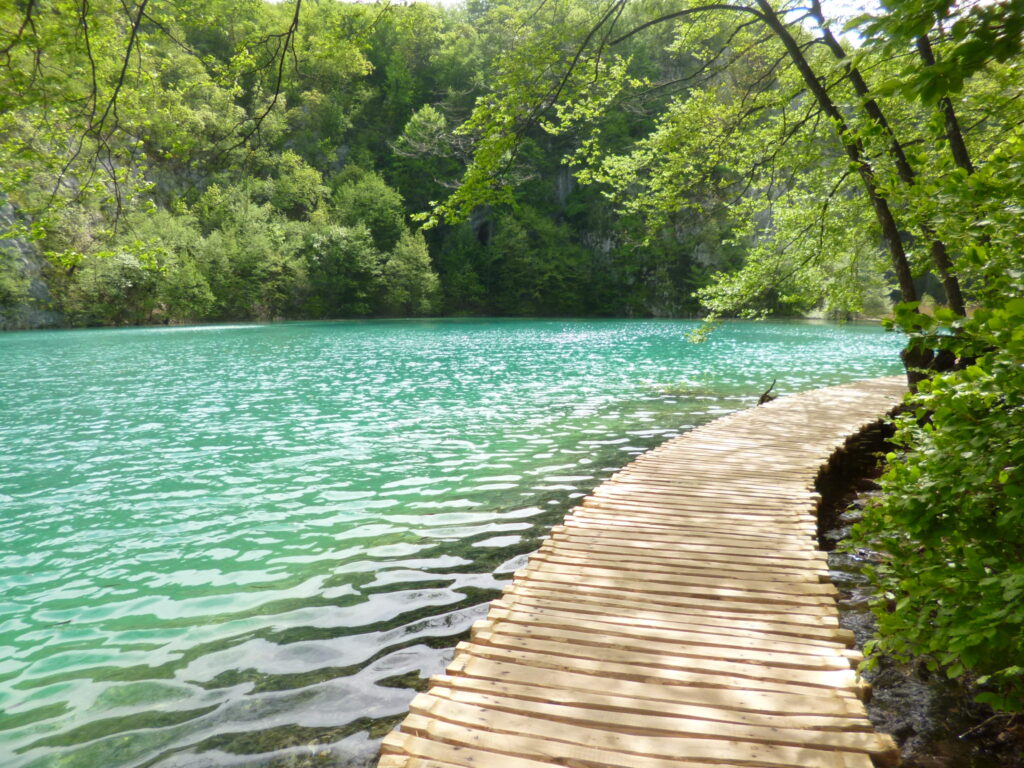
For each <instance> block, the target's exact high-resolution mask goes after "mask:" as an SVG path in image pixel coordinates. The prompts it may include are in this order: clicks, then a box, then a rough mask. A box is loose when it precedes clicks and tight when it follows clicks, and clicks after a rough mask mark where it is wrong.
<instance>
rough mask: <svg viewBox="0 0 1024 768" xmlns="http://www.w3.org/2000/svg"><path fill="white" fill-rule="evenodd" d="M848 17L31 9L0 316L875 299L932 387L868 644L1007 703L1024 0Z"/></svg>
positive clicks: (625, 312)
mask: <svg viewBox="0 0 1024 768" xmlns="http://www.w3.org/2000/svg"><path fill="white" fill-rule="evenodd" d="M836 13H839V14H840V15H839V16H836V15H830V14H836ZM842 13H846V14H849V13H850V12H849V10H847V7H846V6H844V7H843V8H838V9H837V8H829V7H827V6H826V7H823V6H822V5H821V3H820V2H819V1H818V0H810V2H809V3H778V2H771V1H770V0H737V1H736V2H734V3H701V2H695V1H693V0H674V1H672V2H669V1H668V0H607V1H605V2H588V1H587V0H531V1H529V2H513V1H512V0H467V2H465V3H464V4H462V5H455V6H449V7H438V6H433V5H428V4H421V3H414V4H410V5H391V4H388V3H374V4H349V3H339V2H331V1H330V0H292V1H291V2H282V3H273V4H271V3H265V2H262V0H175V1H174V2H171V1H170V0H129V1H127V2H120V1H119V2H114V0H91V1H90V0H17V2H14V3H10V4H7V5H5V8H4V10H3V11H2V12H0V35H2V37H0V70H2V72H0V74H2V79H0V107H2V109H0V115H2V116H0V137H2V143H0V166H2V167H3V169H4V174H3V178H2V180H0V185H2V187H0V195H2V196H3V208H2V211H0V217H2V218H0V220H2V222H3V225H4V227H5V231H4V232H3V233H0V237H2V238H3V242H4V244H5V247H4V249H3V250H2V251H0V259H2V261H0V309H2V312H3V313H5V315H6V322H7V324H8V325H9V326H12V327H18V326H19V325H25V324H29V323H30V322H31V321H30V319H29V318H30V317H38V316H40V315H43V316H46V317H50V321H51V322H55V323H57V322H59V323H66V324H71V325H123V324H142V323H179V322H194V321H223V320H276V319H298V318H341V317H368V316H402V317H407V316H416V315H432V314H443V315H459V314H490V315H614V316H650V315H659V316H679V315H693V314H697V313H700V314H702V315H705V316H707V317H709V318H710V319H712V320H713V319H715V318H719V317H732V316H748V317H761V316H766V315H772V314H783V315H793V314H801V313H808V312H812V311H813V312H821V313H825V314H827V315H829V316H832V317H837V318H845V317H848V316H851V315H855V314H861V315H870V316H880V315H883V314H887V313H888V314H890V315H891V316H890V319H889V321H888V322H889V323H890V324H891V325H892V326H893V327H896V328H899V329H901V330H902V331H904V332H905V333H907V334H908V339H909V341H908V346H907V349H906V351H905V353H904V358H905V362H906V364H907V367H908V371H909V374H910V381H911V383H912V384H913V385H915V387H916V388H917V395H916V399H915V400H914V401H912V402H913V406H912V408H911V409H910V410H909V411H907V412H906V413H905V414H904V415H903V416H901V417H900V418H899V420H898V431H897V436H896V445H897V450H895V451H894V452H893V453H892V454H890V456H889V468H888V471H887V473H886V475H885V478H884V480H883V488H884V489H885V491H886V495H885V500H884V501H883V502H882V504H880V505H878V506H877V507H875V508H874V509H873V510H872V511H871V512H870V513H869V515H868V516H867V517H866V519H865V521H864V522H863V523H862V524H861V525H860V526H859V528H858V530H857V532H856V539H857V541H856V544H858V545H870V546H872V547H875V548H878V549H881V550H883V551H885V552H887V553H889V555H890V556H891V557H890V559H888V560H887V561H886V562H884V563H883V564H882V565H880V566H879V567H878V568H876V572H875V577H876V579H877V580H878V594H879V602H878V607H877V610H878V614H879V621H880V630H881V632H882V635H881V639H880V640H879V641H878V647H879V648H880V649H882V650H885V651H887V652H890V653H897V654H908V653H909V654H915V655H917V656H919V657H922V658H924V659H926V660H927V663H928V664H929V665H931V666H933V667H934V668H935V669H942V670H944V671H945V673H946V674H948V675H949V676H950V677H965V678H966V679H969V681H970V682H971V684H972V685H974V686H976V690H977V692H978V696H979V698H980V700H983V701H986V702H987V703H989V704H990V705H992V706H994V707H995V708H997V709H1004V710H1013V709H1017V710H1019V709H1021V708H1022V707H1024V666H1022V665H1021V658H1022V655H1021V654H1022V653H1024V607H1022V606H1024V601H1022V600H1021V596H1022V595H1024V565H1022V559H1021V557H1020V553H1021V546H1022V544H1024V539H1022V534H1021V533H1020V531H1021V530H1022V528H1021V525H1020V524H1021V521H1022V520H1024V441H1022V439H1021V435H1024V257H1022V238H1021V232H1024V167H1022V166H1024V99H1022V98H1021V97H1022V94H1024V91H1022V85H1024V71H1022V67H1021V62H1020V56H1021V48H1022V33H1024V7H1022V4H1021V3H1020V2H1019V0H1004V1H1003V2H977V3H973V2H964V3H952V2H949V1H948V0H886V1H885V2H884V3H883V4H882V7H881V8H880V9H877V10H876V11H875V12H874V13H873V14H864V15H860V16H856V17H853V18H850V17H849V16H847V17H843V16H842V15H841V14H842ZM47 313H49V314H47ZM711 327H712V326H711V325H708V326H705V329H706V330H709V329H710V328H711ZM907 451H909V452H907Z"/></svg>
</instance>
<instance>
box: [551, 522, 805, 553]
mask: <svg viewBox="0 0 1024 768" xmlns="http://www.w3.org/2000/svg"><path fill="white" fill-rule="evenodd" d="M563 526H564V527H565V528H572V529H578V530H580V531H582V532H584V533H586V532H589V531H591V530H606V531H608V532H609V533H620V534H627V535H629V537H630V538H633V539H640V540H643V541H656V542H665V543H675V542H677V541H684V542H691V541H693V542H698V541H706V542H709V543H721V544H723V545H726V546H729V547H733V548H735V549H742V550H746V549H749V550H752V551H754V552H764V551H765V550H766V549H769V545H767V544H765V542H763V541H759V540H752V539H751V538H750V537H748V536H742V535H740V534H738V533H716V532H714V531H708V530H705V529H699V528H695V529H690V530H673V528H672V527H666V526H662V527H656V526H650V525H642V524H630V523H628V522H625V521H614V520H610V521H604V520H588V519H586V518H585V517H576V516H575V515H570V516H569V517H567V518H566V519H565V521H564V523H563ZM770 549H771V551H772V553H776V552H785V553H789V552H799V553H801V554H802V553H808V552H810V553H814V554H815V555H816V556H817V555H818V554H820V553H819V552H818V550H817V549H815V548H814V544H813V542H812V541H811V540H810V538H809V537H807V538H805V537H803V536H801V537H799V538H795V537H791V538H789V539H780V540H778V541H776V542H774V543H773V544H771V545H770Z"/></svg>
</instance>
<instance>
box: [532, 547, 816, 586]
mask: <svg viewBox="0 0 1024 768" xmlns="http://www.w3.org/2000/svg"><path fill="white" fill-rule="evenodd" d="M535 560H536V561H538V562H545V563H561V564H563V565H576V566H583V565H589V566H595V567H604V568H614V569H616V570H619V571H630V572H632V573H635V574H636V575H637V577H643V576H644V575H646V574H674V575H675V576H677V577H678V578H684V577H686V576H705V577H706V576H714V577H716V578H717V577H718V576H721V577H722V578H728V579H737V580H743V579H759V582H758V583H761V582H764V581H771V582H778V583H784V584H820V583H821V582H820V581H819V580H818V579H817V578H815V575H814V573H813V572H806V571H803V570H798V571H795V572H790V571H785V570H781V569H775V570H771V571H765V570H758V569H757V568H753V567H751V568H746V569H744V568H739V569H737V568H732V567H731V566H730V565H729V564H723V565H722V566H719V567H716V566H714V565H713V564H709V563H702V564H700V565H687V564H686V563H685V562H682V563H680V562H677V561H674V560H660V561H659V560H655V561H653V562H648V563H641V562H635V561H630V560H626V559H623V558H619V557H615V556H611V555H602V554H601V553H597V552H586V551H583V550H571V549H568V548H566V547H548V548H547V549H544V548H541V549H539V550H537V551H536V552H534V553H533V555H531V556H530V562H531V563H532V562H533V561H535Z"/></svg>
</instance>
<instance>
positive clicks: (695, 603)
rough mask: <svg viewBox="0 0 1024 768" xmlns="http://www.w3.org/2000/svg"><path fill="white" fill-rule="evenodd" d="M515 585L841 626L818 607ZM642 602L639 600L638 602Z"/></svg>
mask: <svg viewBox="0 0 1024 768" xmlns="http://www.w3.org/2000/svg"><path fill="white" fill-rule="evenodd" d="M512 586H513V587H516V588H519V589H524V590H528V591H530V592H532V593H534V594H552V593H559V594H561V595H562V596H563V597H564V598H566V599H568V598H569V596H571V595H578V596H579V597H580V598H581V599H586V598H591V599H594V598H596V599H598V600H603V601H610V600H616V601H626V602H629V603H631V604H632V605H634V606H637V605H642V606H643V607H645V608H650V609H654V610H659V611H671V610H676V611H677V612H678V611H683V612H685V613H695V612H698V611H700V612H704V613H705V614H707V615H712V616H720V617H727V618H732V619H735V620H742V619H754V620H770V621H777V622H788V623H790V624H800V625H808V626H830V627H831V626H838V625H839V620H838V619H836V618H835V611H834V610H829V609H827V608H818V607H817V606H810V607H809V606H799V609H797V608H796V607H794V606H786V610H785V611H783V610H777V608H778V606H772V605H768V604H765V603H760V602H740V601H737V600H702V599H700V598H696V597H687V596H685V595H665V594H658V593H648V594H639V593H627V592H624V591H622V590H617V589H607V588H604V587H597V586H592V585H590V584H572V583H565V582H558V581H542V580H539V579H533V578H523V579H518V580H516V581H515V582H513V584H512ZM638 601H639V603H638Z"/></svg>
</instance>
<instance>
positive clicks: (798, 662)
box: [471, 621, 862, 691]
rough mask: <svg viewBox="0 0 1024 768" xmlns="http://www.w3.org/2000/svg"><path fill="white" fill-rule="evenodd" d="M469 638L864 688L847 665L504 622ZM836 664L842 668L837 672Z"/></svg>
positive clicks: (814, 658) (751, 677)
mask: <svg viewBox="0 0 1024 768" xmlns="http://www.w3.org/2000/svg"><path fill="white" fill-rule="evenodd" d="M471 638H472V641H473V642H474V643H476V644H478V645H493V646H495V647H498V648H513V649H515V648H529V649H539V650H545V651H548V652H550V653H558V654H561V655H563V656H577V655H578V656H581V657H583V658H590V659H608V660H609V661H615V662H618V663H621V664H643V665H645V666H651V667H662V668H665V669H680V670H689V671H693V672H708V673H713V674H722V675H734V676H736V677H737V678H743V679H744V680H759V681H764V680H775V681H780V682H790V683H799V684H801V685H813V686H818V687H821V688H841V689H845V690H849V691H856V690H860V688H861V687H862V684H861V683H860V682H859V681H858V679H857V675H856V673H855V672H854V671H853V670H852V669H850V665H849V664H848V663H846V660H845V659H836V658H829V657H821V656H806V655H799V654H793V653H778V652H773V651H750V650H744V649H741V648H725V647H722V648H715V649H712V648H709V647H707V646H702V645H689V644H683V643H680V644H674V643H666V642H661V641H657V640H651V641H649V642H648V643H646V644H645V643H643V642H638V641H637V640H635V639H634V638H629V637H626V636H624V635H612V634H609V635H595V634H594V633H590V632H573V631H571V630H569V629H552V628H550V627H546V626H543V625H541V626H524V625H521V624H514V623H512V622H508V621H502V622H498V623H496V624H492V623H490V622H486V621H484V622H480V623H479V624H478V625H475V626H474V632H473V633H472V634H471ZM837 661H841V662H843V664H842V666H841V667H840V666H838V665H837V664H836V662H837Z"/></svg>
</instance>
